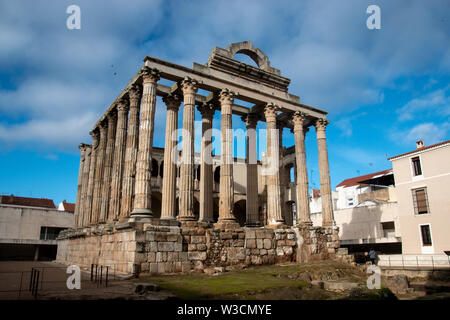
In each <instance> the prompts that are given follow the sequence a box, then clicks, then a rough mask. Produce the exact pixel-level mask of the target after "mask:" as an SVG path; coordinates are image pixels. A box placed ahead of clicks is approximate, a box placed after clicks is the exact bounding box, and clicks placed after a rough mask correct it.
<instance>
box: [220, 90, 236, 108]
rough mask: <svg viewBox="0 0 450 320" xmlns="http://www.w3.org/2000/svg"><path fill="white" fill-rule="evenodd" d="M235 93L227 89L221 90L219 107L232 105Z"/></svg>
mask: <svg viewBox="0 0 450 320" xmlns="http://www.w3.org/2000/svg"><path fill="white" fill-rule="evenodd" d="M234 97H235V93H234V92H233V91H230V90H228V89H222V90H221V91H220V93H219V101H220V104H221V105H224V104H233V102H234Z"/></svg>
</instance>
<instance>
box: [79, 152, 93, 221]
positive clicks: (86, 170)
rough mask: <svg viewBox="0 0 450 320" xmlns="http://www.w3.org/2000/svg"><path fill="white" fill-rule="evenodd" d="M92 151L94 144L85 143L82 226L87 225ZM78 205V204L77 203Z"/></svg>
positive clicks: (81, 207)
mask: <svg viewBox="0 0 450 320" xmlns="http://www.w3.org/2000/svg"><path fill="white" fill-rule="evenodd" d="M91 152H92V146H91V145H89V144H86V145H85V151H84V165H83V178H82V183H81V201H80V208H79V210H80V211H79V213H80V219H79V221H80V225H79V226H81V227H84V226H86V224H85V221H86V220H85V216H86V214H85V210H86V194H87V190H88V184H89V169H90V166H91ZM77 205H78V204H77Z"/></svg>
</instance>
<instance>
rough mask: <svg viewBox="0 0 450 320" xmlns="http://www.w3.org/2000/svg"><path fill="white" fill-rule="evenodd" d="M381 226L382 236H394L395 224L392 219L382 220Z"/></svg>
mask: <svg viewBox="0 0 450 320" xmlns="http://www.w3.org/2000/svg"><path fill="white" fill-rule="evenodd" d="M381 227H382V229H383V237H384V238H393V237H395V224H394V221H388V222H382V223H381Z"/></svg>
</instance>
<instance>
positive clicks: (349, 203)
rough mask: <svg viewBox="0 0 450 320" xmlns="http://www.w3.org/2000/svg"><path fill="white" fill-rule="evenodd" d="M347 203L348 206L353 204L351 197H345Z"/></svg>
mask: <svg viewBox="0 0 450 320" xmlns="http://www.w3.org/2000/svg"><path fill="white" fill-rule="evenodd" d="M347 205H348V206H352V205H353V198H348V199H347Z"/></svg>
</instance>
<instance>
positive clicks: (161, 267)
mask: <svg viewBox="0 0 450 320" xmlns="http://www.w3.org/2000/svg"><path fill="white" fill-rule="evenodd" d="M165 267H166V264H165V263H164V262H158V273H164V272H166V268H165Z"/></svg>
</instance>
